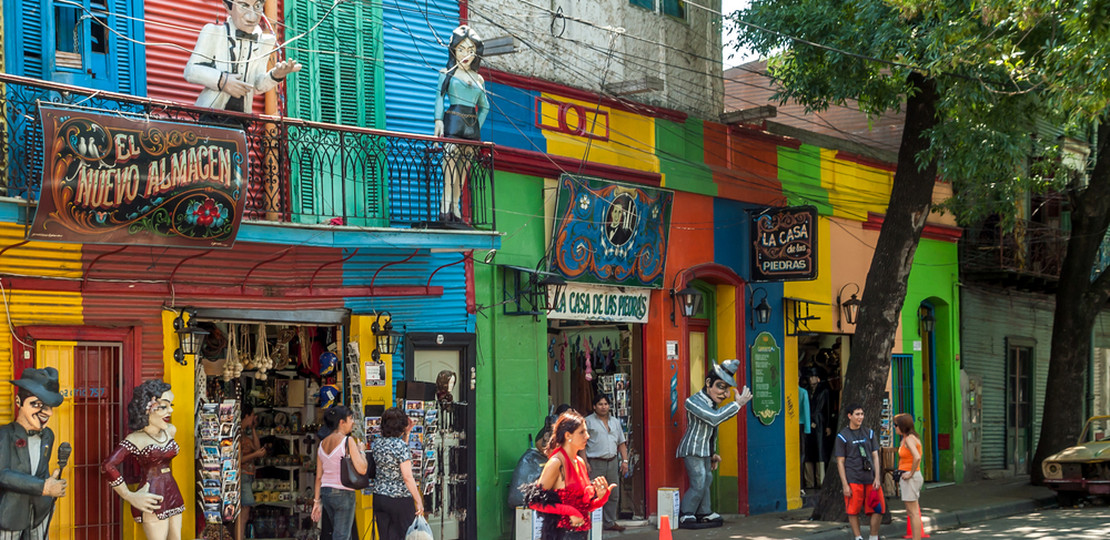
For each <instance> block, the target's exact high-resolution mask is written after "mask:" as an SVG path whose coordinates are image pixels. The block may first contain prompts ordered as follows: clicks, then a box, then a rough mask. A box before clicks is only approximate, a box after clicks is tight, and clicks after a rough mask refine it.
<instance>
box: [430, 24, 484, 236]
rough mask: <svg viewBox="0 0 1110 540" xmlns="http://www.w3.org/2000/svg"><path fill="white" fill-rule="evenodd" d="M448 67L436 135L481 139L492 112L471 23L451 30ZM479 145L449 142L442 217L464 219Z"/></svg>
mask: <svg viewBox="0 0 1110 540" xmlns="http://www.w3.org/2000/svg"><path fill="white" fill-rule="evenodd" d="M447 48H448V58H447V68H446V69H442V70H440V72H439V84H438V95H437V96H436V105H435V132H434V135H435V136H436V137H448V138H452V139H467V140H472V141H478V140H481V135H482V124H483V123H485V121H486V116H487V115H489V99H488V98H487V97H486V83H485V80H483V79H482V76H481V75H479V74H478V68H479V67H480V66H481V64H482V50H483V46H482V38H480V37H478V34H477V33H475V32H474V30H473V29H472V28H470V27H469V26H467V25H463V26H460V27H458V28H456V29H455V30H454V31H453V32H452V33H451V43H450V44H449V45H448V47H447ZM476 151H477V147H474V146H466V145H456V144H448V145H446V147H445V149H444V160H443V199H442V202H441V204H440V216H439V217H440V220H441V221H455V222H460V223H461V222H462V221H463V219H462V213H461V212H462V211H461V208H460V205H459V203H460V202H461V201H462V191H463V183H464V182H465V181H466V175H467V170H468V167H469V164H470V162H471V161H472V158H473V156H474V154H475V152H476Z"/></svg>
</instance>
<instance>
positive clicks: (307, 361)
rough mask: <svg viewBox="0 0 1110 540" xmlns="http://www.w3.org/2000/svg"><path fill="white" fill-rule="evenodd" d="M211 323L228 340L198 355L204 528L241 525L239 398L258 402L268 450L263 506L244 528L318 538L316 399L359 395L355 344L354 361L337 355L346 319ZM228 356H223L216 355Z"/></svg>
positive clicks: (257, 490)
mask: <svg viewBox="0 0 1110 540" xmlns="http://www.w3.org/2000/svg"><path fill="white" fill-rule="evenodd" d="M203 324H206V325H208V326H210V327H212V328H213V329H215V330H217V332H214V333H212V334H210V335H215V336H216V338H213V339H221V340H223V341H222V342H221V343H212V344H208V343H206V345H208V346H206V347H204V348H202V352H201V357H200V358H199V360H200V362H198V364H202V366H201V367H200V368H199V369H198V371H199V374H200V375H202V376H198V381H197V385H198V389H199V390H201V391H200V392H198V393H199V394H201V396H202V397H201V403H200V405H199V406H198V408H197V411H198V413H197V419H196V425H197V439H196V440H197V469H198V475H197V476H198V479H199V480H200V481H199V482H198V489H199V490H200V496H201V497H202V500H203V512H204V520H205V522H207V523H208V526H207V527H206V528H205V531H203V532H202V533H198V534H204V535H205V537H212V535H216V536H215V537H219V536H220V535H222V534H223V532H220V531H222V530H223V529H225V528H231V529H233V528H234V523H233V522H234V520H235V519H236V517H237V516H238V514H239V512H238V510H239V504H240V497H239V496H238V495H239V493H238V489H239V486H240V485H242V484H241V479H240V478H239V477H238V476H239V463H240V460H239V456H238V451H239V444H240V438H241V436H242V433H241V432H240V431H241V430H240V429H239V422H240V418H241V413H240V408H241V406H242V404H250V405H252V406H253V407H254V411H255V414H256V416H257V421H256V423H255V424H256V425H255V428H254V429H255V433H256V434H257V435H258V437H259V439H260V441H261V443H262V445H263V446H264V447H265V448H266V449H267V452H266V454H265V455H264V456H262V457H260V458H258V459H257V460H256V461H255V470H256V472H255V478H254V482H253V490H252V494H253V496H254V501H255V506H254V507H253V508H252V510H251V512H250V518H249V521H248V522H247V523H246V524H245V527H244V531H245V537H246V538H253V539H296V540H313V539H315V538H318V537H319V534H320V529H319V528H317V527H316V526H315V525H314V524H313V523H312V522H311V519H310V518H309V514H310V512H311V506H312V498H313V494H312V484H313V480H314V477H315V465H316V462H315V459H314V456H315V452H316V445H317V444H318V440H317V438H316V433H317V431H318V430H319V424H318V423H317V422H316V418H317V417H318V415H319V414H320V409H319V407H318V406H317V405H318V404H319V402H318V400H324V401H326V402H327V404H329V405H334V404H338V403H344V402H348V400H351V399H354V400H357V401H358V402H359V404H361V388H360V387H358V385H357V383H358V382H359V381H360V380H361V379H360V378H359V374H358V365H359V364H358V355H357V348H355V349H354V350H353V351H350V350H348V354H347V355H346V357H347V359H352V358H353V360H352V361H349V362H348V361H343V360H340V359H339V358H338V357H337V356H336V354H335V351H338V350H340V349H339V344H341V343H342V338H343V331H342V329H341V328H338V327H330V326H282V325H275V324H261V323H257V324H251V323H231V322H219V321H206V322H204V323H203ZM225 332H226V333H225ZM224 335H226V336H227V337H226V339H225V338H223V337H222V336H224ZM213 359H216V360H217V361H215V362H214V361H212V360H213ZM220 361H222V365H218V364H217V363H218V362H220ZM351 363H353V364H354V366H355V367H354V369H353V370H352V369H350V368H349V366H348V364H351ZM213 372H215V373H217V374H218V376H213ZM205 374H206V375H207V376H203V375H205ZM352 380H353V381H354V384H350V383H351V381H352ZM341 389H342V390H341ZM343 390H345V391H343ZM351 403H353V402H351ZM225 469H226V470H225Z"/></svg>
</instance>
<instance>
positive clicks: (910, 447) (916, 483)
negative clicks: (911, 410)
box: [894, 413, 925, 540]
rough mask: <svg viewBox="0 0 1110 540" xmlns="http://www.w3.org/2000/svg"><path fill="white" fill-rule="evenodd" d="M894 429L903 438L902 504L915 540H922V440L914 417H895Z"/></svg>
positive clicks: (900, 458) (900, 464)
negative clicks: (920, 503) (915, 426)
mask: <svg viewBox="0 0 1110 540" xmlns="http://www.w3.org/2000/svg"><path fill="white" fill-rule="evenodd" d="M894 429H896V430H897V431H898V435H901V436H902V444H901V445H899V446H898V472H899V473H901V479H900V480H899V481H898V487H899V488H900V489H901V491H902V502H904V503H906V515H908V516H909V520H910V530H911V531H912V534H913V540H920V539H921V535H922V526H921V506H920V505H919V504H918V499H920V498H921V485H922V484H924V483H925V477H924V476H922V475H921V439H920V438H918V436H917V430H915V429H914V427H913V417H912V416H910V415H908V414H905V413H902V414H899V415H897V416H895V417H894Z"/></svg>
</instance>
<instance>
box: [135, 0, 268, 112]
mask: <svg viewBox="0 0 1110 540" xmlns="http://www.w3.org/2000/svg"><path fill="white" fill-rule="evenodd" d="M281 6H282V2H278V13H281V12H282V11H281V9H282V7H281ZM144 10H145V14H144V17H146V28H145V31H146V41H147V47H146V76H147V83H146V90H147V95H148V96H149V97H152V98H158V99H166V100H170V101H177V102H180V103H187V104H190V105H192V104H193V103H195V102H196V100H197V96H198V95H200V91H201V87H200V86H197V85H195V84H190V83H188V82H185V62H187V61H188V60H189V54H190V53H191V52H192V50H193V46H194V45H196V44H197V34H199V33H200V29H201V28H202V27H204V25H205V24H208V23H222V22H223V21H224V20H226V18H227V9H226V8H224V4H223V2H221V1H220V0H145V4H144ZM279 18H280V17H279ZM280 22H281V21H273V23H274V26H275V27H277V29H278V30H279V31H280V30H281V29H282V28H283V27H282V26H281V25H280V24H279V23H280ZM265 27H266V26H265V24H263V28H265ZM279 35H280V34H279ZM157 44H173V45H177V46H164V45H157ZM264 106H265V100H264V99H262V96H256V97H255V100H254V112H255V113H257V114H262V112H263V110H264Z"/></svg>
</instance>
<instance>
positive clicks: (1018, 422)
mask: <svg viewBox="0 0 1110 540" xmlns="http://www.w3.org/2000/svg"><path fill="white" fill-rule="evenodd" d="M1006 353H1007V354H1006V464H1007V466H1008V467H1009V468H1011V469H1013V471H1014V472H1015V473H1017V474H1028V473H1029V461H1030V457H1031V452H1032V446H1033V429H1032V427H1033V405H1032V397H1033V371H1032V370H1033V348H1032V347H1026V346H1022V345H1012V344H1011V345H1009V346H1008V347H1007V348H1006Z"/></svg>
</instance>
